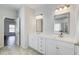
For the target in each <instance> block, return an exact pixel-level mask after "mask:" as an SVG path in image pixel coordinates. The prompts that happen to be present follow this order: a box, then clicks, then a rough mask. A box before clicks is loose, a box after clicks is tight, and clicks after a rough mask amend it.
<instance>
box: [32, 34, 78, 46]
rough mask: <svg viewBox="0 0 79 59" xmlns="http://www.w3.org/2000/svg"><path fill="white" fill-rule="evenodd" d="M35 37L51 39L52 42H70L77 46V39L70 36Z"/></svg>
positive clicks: (44, 35) (49, 35)
mask: <svg viewBox="0 0 79 59" xmlns="http://www.w3.org/2000/svg"><path fill="white" fill-rule="evenodd" d="M33 35H34V36H40V37H45V38H49V39H52V40H59V41H64V42H68V43H72V44H77V39H76V38H74V37H70V36H63V37H60V36H59V35H54V34H53V35H51V34H33Z"/></svg>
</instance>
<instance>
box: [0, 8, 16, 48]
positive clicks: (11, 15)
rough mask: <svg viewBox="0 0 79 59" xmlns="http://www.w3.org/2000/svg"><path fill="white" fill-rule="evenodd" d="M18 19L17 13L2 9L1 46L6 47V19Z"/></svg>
mask: <svg viewBox="0 0 79 59" xmlns="http://www.w3.org/2000/svg"><path fill="white" fill-rule="evenodd" d="M5 17H7V18H12V19H16V18H17V12H16V11H15V10H12V9H10V8H5V7H0V46H1V47H3V46H4V18H5Z"/></svg>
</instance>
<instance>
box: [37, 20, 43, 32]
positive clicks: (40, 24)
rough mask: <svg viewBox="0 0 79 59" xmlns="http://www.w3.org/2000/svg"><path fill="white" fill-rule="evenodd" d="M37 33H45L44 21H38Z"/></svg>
mask: <svg viewBox="0 0 79 59" xmlns="http://www.w3.org/2000/svg"><path fill="white" fill-rule="evenodd" d="M36 32H43V19H38V20H36Z"/></svg>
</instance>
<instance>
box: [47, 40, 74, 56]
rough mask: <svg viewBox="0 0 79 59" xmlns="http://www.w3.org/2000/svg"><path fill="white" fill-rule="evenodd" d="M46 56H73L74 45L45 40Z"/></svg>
mask: <svg viewBox="0 0 79 59" xmlns="http://www.w3.org/2000/svg"><path fill="white" fill-rule="evenodd" d="M46 54H47V55H74V44H71V43H66V42H62V41H57V40H52V39H46Z"/></svg>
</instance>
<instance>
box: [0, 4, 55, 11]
mask: <svg viewBox="0 0 79 59" xmlns="http://www.w3.org/2000/svg"><path fill="white" fill-rule="evenodd" d="M22 6H27V7H30V8H32V9H35V10H38V9H39V10H40V9H44V8H47V7H48V8H53V7H54V6H56V5H54V4H0V7H5V8H10V9H13V10H18V9H19V8H21V7H22Z"/></svg>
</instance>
